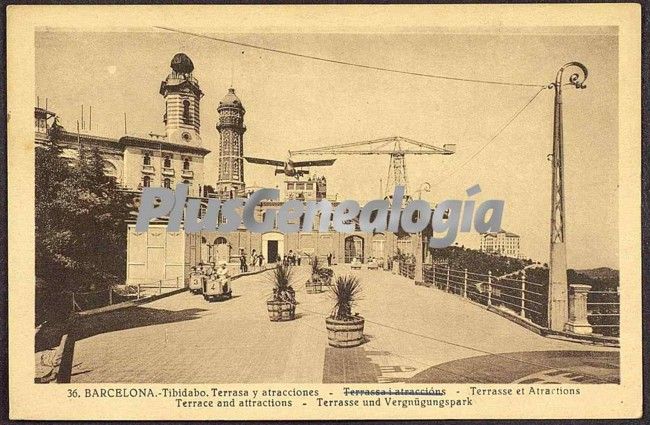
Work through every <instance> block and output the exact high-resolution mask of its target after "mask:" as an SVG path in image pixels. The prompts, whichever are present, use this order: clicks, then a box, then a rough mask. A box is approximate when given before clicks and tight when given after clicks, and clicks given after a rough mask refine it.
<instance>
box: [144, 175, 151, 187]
mask: <svg viewBox="0 0 650 425" xmlns="http://www.w3.org/2000/svg"><path fill="white" fill-rule="evenodd" d="M142 186H143V187H150V186H151V177H149V176H144V178H143V179H142Z"/></svg>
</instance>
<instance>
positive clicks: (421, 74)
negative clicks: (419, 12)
mask: <svg viewBox="0 0 650 425" xmlns="http://www.w3.org/2000/svg"><path fill="white" fill-rule="evenodd" d="M154 28H157V29H161V30H164V31H170V32H175V33H178V34H185V35H191V36H193V37H200V38H205V39H208V40H213V41H218V42H220V43H226V44H233V45H236V46H242V47H248V48H251V49H257V50H264V51H266V52H273V53H279V54H283V55H288V56H294V57H298V58H303V59H311V60H315V61H320V62H329V63H333V64H338V65H346V66H352V67H356V68H363V69H371V70H374V71H382V72H391V73H395V74H403V75H411V76H416V77H426V78H434V79H440V80H451V81H461V82H466V83H478V84H492V85H502V86H515V87H546V86H547V85H548V84H539V83H520V82H508V81H497V80H484V79H478V78H463V77H452V76H449V75H440V74H428V73H424V72H414V71H406V70H401V69H395V68H387V67H382V66H373V65H365V64H360V63H356V62H349V61H343V60H338V59H329V58H324V57H320V56H314V55H308V54H304V53H297V52H292V51H289V50H281V49H274V48H271V47H265V46H259V45H255V44H250V43H244V42H241V41H235V40H229V39H225V38H221V37H215V36H211V35H207V34H201V33H195V32H191V31H184V30H179V29H175V28H169V27H162V26H154Z"/></svg>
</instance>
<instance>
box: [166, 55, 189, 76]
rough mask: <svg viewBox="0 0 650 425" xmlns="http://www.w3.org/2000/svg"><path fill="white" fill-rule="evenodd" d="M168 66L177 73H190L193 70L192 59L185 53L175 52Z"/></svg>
mask: <svg viewBox="0 0 650 425" xmlns="http://www.w3.org/2000/svg"><path fill="white" fill-rule="evenodd" d="M169 66H171V68H172V69H173V70H174V71H176V72H178V73H179V74H191V73H192V71H194V64H193V63H192V59H190V58H189V56H187V55H186V54H185V53H176V54H175V55H174V57H173V58H172V62H171V64H169Z"/></svg>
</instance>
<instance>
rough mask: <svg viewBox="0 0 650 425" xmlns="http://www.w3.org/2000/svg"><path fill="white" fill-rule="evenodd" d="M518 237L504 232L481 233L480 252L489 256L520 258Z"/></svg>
mask: <svg viewBox="0 0 650 425" xmlns="http://www.w3.org/2000/svg"><path fill="white" fill-rule="evenodd" d="M519 242H520V237H519V235H517V234H515V233H511V232H507V231H505V230H500V231H498V232H490V233H481V245H480V248H479V249H480V250H481V251H483V252H487V253H489V254H496V255H503V256H506V257H514V258H520V257H521V251H520V246H519Z"/></svg>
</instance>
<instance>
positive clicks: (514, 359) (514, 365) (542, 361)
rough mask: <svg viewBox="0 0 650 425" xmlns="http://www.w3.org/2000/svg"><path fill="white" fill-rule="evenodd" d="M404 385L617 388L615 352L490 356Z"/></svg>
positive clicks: (439, 368) (446, 367)
mask: <svg viewBox="0 0 650 425" xmlns="http://www.w3.org/2000/svg"><path fill="white" fill-rule="evenodd" d="M406 382H408V383H425V382H426V383H448V384H451V383H521V384H562V383H573V384H617V383H619V382H620V376H619V353H618V352H616V351H530V352H518V353H503V354H490V355H484V356H476V357H469V358H465V359H459V360H454V361H451V362H447V363H442V364H439V365H437V366H433V367H430V368H428V369H425V370H423V371H422V372H420V373H418V374H416V375H415V376H413V377H412V378H410V379H408V380H406Z"/></svg>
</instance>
